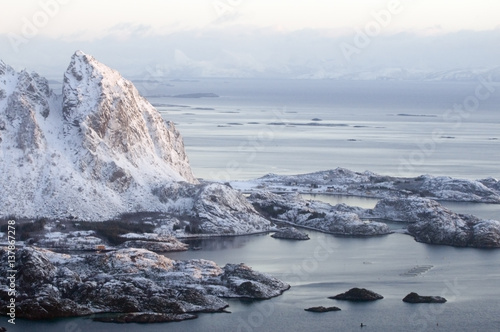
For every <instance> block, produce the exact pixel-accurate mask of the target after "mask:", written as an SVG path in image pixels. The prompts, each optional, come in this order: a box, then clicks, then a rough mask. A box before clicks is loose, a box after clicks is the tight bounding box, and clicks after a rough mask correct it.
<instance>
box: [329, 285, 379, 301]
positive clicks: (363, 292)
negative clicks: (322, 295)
mask: <svg viewBox="0 0 500 332" xmlns="http://www.w3.org/2000/svg"><path fill="white" fill-rule="evenodd" d="M328 298H329V299H333V300H343V301H353V302H365V301H376V300H381V299H383V298H384V297H383V296H382V295H380V294H377V293H375V292H373V291H371V290H368V289H365V288H357V287H355V288H351V289H349V290H348V291H347V292H345V293H341V294H338V295H335V296H330V297H328Z"/></svg>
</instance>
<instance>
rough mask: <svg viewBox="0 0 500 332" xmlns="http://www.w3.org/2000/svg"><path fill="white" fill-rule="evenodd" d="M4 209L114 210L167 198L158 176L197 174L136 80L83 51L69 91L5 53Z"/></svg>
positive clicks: (94, 214)
mask: <svg viewBox="0 0 500 332" xmlns="http://www.w3.org/2000/svg"><path fill="white" fill-rule="evenodd" d="M0 91H1V92H0V96H1V97H0V129H1V130H0V137H1V142H0V155H1V162H0V174H1V176H0V189H1V191H2V196H1V197H0V205H1V206H2V211H1V212H0V216H4V217H5V216H6V215H15V216H18V217H27V218H37V217H62V218H64V217H67V216H68V215H74V216H78V217H79V218H81V219H86V220H95V219H97V220H99V219H101V220H102V219H109V218H111V217H113V216H116V215H118V214H120V213H124V212H135V211H156V210H158V209H159V208H160V207H161V205H162V204H161V203H160V202H159V200H158V199H157V198H156V197H155V196H154V195H153V194H152V193H151V186H152V185H153V184H155V185H156V186H158V185H160V184H162V183H170V182H172V181H185V182H190V183H197V180H196V179H195V178H194V176H193V174H192V172H191V168H190V166H189V162H188V159H187V156H186V153H185V151H184V146H183V141H182V137H181V136H180V134H179V132H178V131H177V130H176V129H175V127H174V125H173V123H171V122H167V121H165V120H163V119H162V117H161V116H160V114H159V113H158V112H157V111H156V109H155V108H154V107H152V106H151V104H149V102H148V101H146V99H144V98H143V97H141V96H140V95H139V93H138V91H137V89H136V88H135V87H134V86H133V85H132V83H131V82H129V81H127V80H126V79H124V78H123V77H122V76H121V75H120V74H119V73H118V72H116V71H114V70H112V69H110V68H108V67H106V66H105V65H103V64H101V63H99V62H98V61H97V60H95V59H94V58H93V57H91V56H89V55H86V54H84V53H82V52H76V53H75V54H74V55H73V57H72V58H71V63H70V65H69V67H68V69H67V71H66V73H65V74H64V85H63V91H62V92H63V94H62V96H57V95H56V94H54V93H53V91H51V90H50V89H49V85H48V82H47V80H46V79H44V78H42V77H40V76H39V75H38V74H36V73H32V74H29V73H28V72H26V71H21V72H19V73H18V72H15V71H14V70H13V69H12V68H10V67H9V66H7V65H5V64H4V63H3V62H2V63H0Z"/></svg>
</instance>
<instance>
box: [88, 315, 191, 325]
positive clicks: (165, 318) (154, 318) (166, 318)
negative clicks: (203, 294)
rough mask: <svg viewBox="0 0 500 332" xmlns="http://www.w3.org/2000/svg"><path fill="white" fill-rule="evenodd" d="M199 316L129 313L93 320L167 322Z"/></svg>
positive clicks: (107, 321)
mask: <svg viewBox="0 0 500 332" xmlns="http://www.w3.org/2000/svg"><path fill="white" fill-rule="evenodd" d="M195 318H198V316H197V315H194V314H159V313H141V312H140V313H129V314H118V315H113V316H103V317H95V318H94V319H93V321H95V322H103V323H167V322H180V321H183V320H187V319H195Z"/></svg>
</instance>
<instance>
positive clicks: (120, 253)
mask: <svg viewBox="0 0 500 332" xmlns="http://www.w3.org/2000/svg"><path fill="white" fill-rule="evenodd" d="M0 258H2V259H5V261H6V260H7V250H6V248H0ZM16 262H17V264H18V266H20V267H22V269H19V272H18V273H17V275H16V286H17V287H16V291H17V296H16V300H17V301H16V317H19V318H29V319H49V318H55V317H68V316H82V315H89V314H92V313H94V314H96V313H108V312H113V313H127V312H147V313H169V314H172V315H174V317H173V319H185V318H193V316H192V315H188V316H183V315H184V314H186V313H196V312H218V311H222V310H223V309H224V308H226V307H227V306H228V304H227V303H226V302H225V301H224V300H222V298H231V297H243V298H252V299H268V298H271V297H274V296H278V295H280V294H281V293H283V292H284V291H285V290H287V289H288V288H289V287H290V286H289V285H288V284H286V283H284V282H282V281H280V280H278V279H276V278H274V277H272V276H269V275H266V274H262V273H259V272H256V271H253V270H252V269H251V268H250V267H248V266H246V265H244V264H227V265H226V266H224V267H219V266H217V265H216V264H215V263H214V262H212V261H208V260H203V259H196V260H190V261H174V260H171V259H169V258H167V257H165V256H161V255H158V254H155V253H153V252H151V251H148V250H145V249H121V250H117V251H111V252H109V253H105V254H99V255H96V254H90V255H67V254H59V253H55V252H52V251H49V250H45V249H38V248H35V247H24V248H22V249H19V250H17V251H16ZM7 270H8V267H7V264H3V265H2V267H0V272H1V273H0V274H1V275H0V280H1V284H2V287H1V288H0V302H1V304H2V308H3V309H2V310H1V312H2V314H5V313H6V308H7V302H8V301H9V297H8V296H7V293H8V286H7V285H8V284H9V283H8V282H7V276H8V274H7Z"/></svg>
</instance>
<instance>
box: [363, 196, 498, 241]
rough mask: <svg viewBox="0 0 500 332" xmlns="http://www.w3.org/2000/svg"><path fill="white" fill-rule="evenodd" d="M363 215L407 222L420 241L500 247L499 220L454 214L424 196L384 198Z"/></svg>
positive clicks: (410, 231)
mask: <svg viewBox="0 0 500 332" xmlns="http://www.w3.org/2000/svg"><path fill="white" fill-rule="evenodd" d="M364 216H365V217H366V216H368V217H371V218H382V219H386V220H392V221H402V222H405V223H408V232H409V233H410V234H411V235H413V236H414V237H415V239H416V240H417V241H419V242H425V243H431V244H446V245H451V246H458V247H480V248H499V247H500V221H497V220H484V219H480V218H478V217H476V216H473V215H464V214H457V213H455V212H453V211H451V210H449V209H447V208H445V207H443V206H442V205H441V204H439V203H438V202H436V201H433V200H430V199H426V198H396V199H383V200H381V201H380V202H378V203H377V205H376V206H375V208H374V209H372V210H368V211H367V212H366V213H365V214H364Z"/></svg>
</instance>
